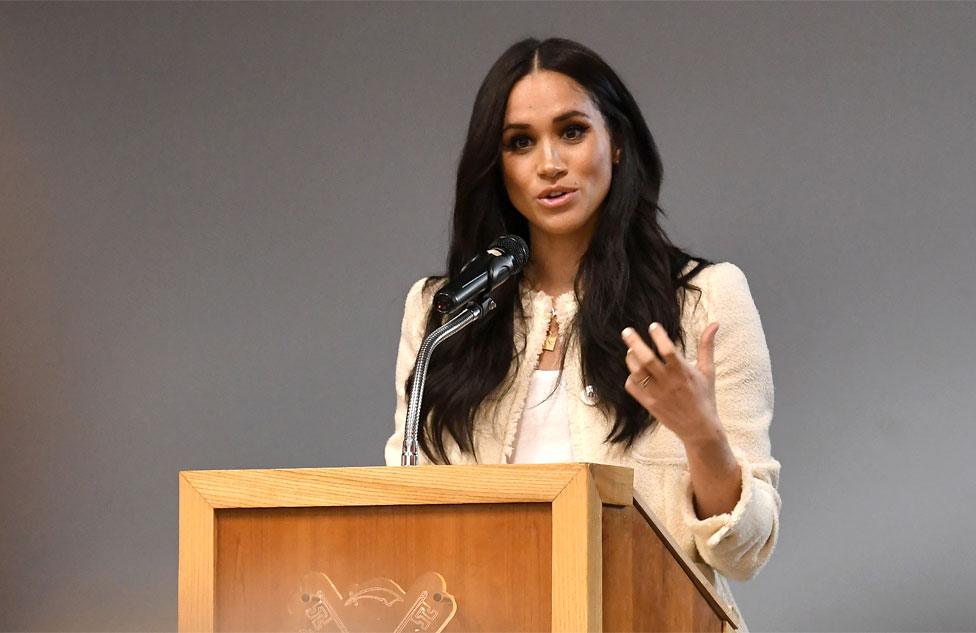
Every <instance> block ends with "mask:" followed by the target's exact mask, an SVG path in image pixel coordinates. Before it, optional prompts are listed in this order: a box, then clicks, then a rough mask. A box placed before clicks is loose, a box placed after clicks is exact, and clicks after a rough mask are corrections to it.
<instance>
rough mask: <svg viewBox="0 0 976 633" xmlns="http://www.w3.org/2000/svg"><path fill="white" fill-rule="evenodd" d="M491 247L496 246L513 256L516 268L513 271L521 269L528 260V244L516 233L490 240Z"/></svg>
mask: <svg viewBox="0 0 976 633" xmlns="http://www.w3.org/2000/svg"><path fill="white" fill-rule="evenodd" d="M491 248H497V249H498V250H500V251H502V252H503V253H507V254H509V255H511V256H512V257H514V258H515V266H516V268H515V270H513V271H512V272H513V273H517V272H519V271H520V270H522V267H523V266H525V263H526V262H528V261H529V245H528V244H526V243H525V240H523V239H522V238H521V237H519V236H518V235H502V236H501V237H499V238H498V239H496V240H495V241H494V242H492V244H491Z"/></svg>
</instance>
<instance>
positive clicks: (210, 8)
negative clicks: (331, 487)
mask: <svg viewBox="0 0 976 633" xmlns="http://www.w3.org/2000/svg"><path fill="white" fill-rule="evenodd" d="M974 32H976V4H973V3H964V4H949V3H945V4H942V3H940V4H680V5H676V4H667V3H661V4H626V5H612V4H557V5H550V4H531V5H516V4H497V5H496V4H490V5H475V4H465V5H446V4H436V5H415V4H379V5H377V4H355V5H347V4H285V5H265V4H244V5H238V4H233V5H231V4H207V5H196V4H152V5H143V4H111V5H101V4H80V5H78V4H65V5H49V4H3V5H0V280H2V282H0V424H2V426H0V433H2V441H0V478H2V513H3V521H2V528H0V568H2V573H0V629H4V630H79V631H81V630H90V631H93V630H117V631H123V630H133V631H135V630H140V631H141V630H169V629H174V628H175V626H176V615H175V613H176V552H177V472H178V471H179V470H181V469H196V468H254V467H291V466H343V465H369V464H378V463H380V462H381V460H382V446H383V442H384V440H385V438H386V437H387V435H388V434H389V432H390V430H391V425H392V411H393V404H394V402H393V388H392V378H393V363H394V357H395V354H396V342H397V336H398V333H399V321H400V316H401V310H402V300H403V296H404V294H405V292H406V289H407V288H408V286H409V284H410V283H411V282H412V281H413V280H415V279H416V278H418V277H420V276H422V275H424V274H427V273H431V272H436V271H438V270H439V269H440V266H441V265H442V261H443V256H444V253H445V248H446V227H447V219H448V215H449V209H450V205H451V201H452V182H453V177H454V168H455V165H456V160H457V157H458V154H459V151H460V146H461V143H462V140H463V136H464V131H465V127H466V124H467V117H468V115H469V113H470V107H471V103H472V101H473V97H474V93H475V90H476V88H477V86H478V83H479V81H480V79H481V78H482V77H483V75H484V73H485V72H486V71H487V69H488V67H489V65H490V64H491V62H492V61H493V60H494V59H495V58H496V57H497V55H499V54H500V53H501V51H502V50H503V49H504V48H505V47H506V46H507V45H508V44H510V43H511V42H513V41H515V40H516V39H518V38H520V37H522V36H525V35H530V34H532V35H541V36H547V35H562V36H566V37H571V38H574V39H578V40H580V41H582V42H584V43H586V44H588V45H590V46H592V47H593V48H595V49H596V50H597V51H598V52H600V53H601V54H602V55H603V56H604V57H605V58H606V59H607V60H608V61H609V62H610V63H611V64H612V65H613V66H614V67H615V68H617V69H618V71H619V72H620V73H621V75H622V76H623V77H624V79H625V81H627V82H628V84H629V85H630V86H631V88H632V89H633V91H634V93H635V95H636V97H637V98H638V101H639V102H640V104H641V106H642V108H643V109H644V113H645V116H646V117H647V119H648V122H649V124H650V126H651V128H652V130H653V131H654V133H655V134H656V137H657V139H658V141H659V144H660V147H661V150H662V153H663V156H664V160H665V167H666V182H665V188H664V193H663V200H662V201H663V204H664V206H665V207H666V208H667V209H668V210H669V211H670V223H669V225H668V226H669V229H670V230H671V232H672V236H673V237H674V238H675V239H676V240H677V241H678V242H679V243H682V244H684V245H685V246H687V247H690V248H692V249H694V250H696V251H698V252H701V253H702V254H705V255H707V256H710V257H711V258H712V259H724V260H729V261H733V262H735V263H737V264H738V265H739V266H741V267H742V268H743V269H744V270H745V271H746V274H747V275H748V277H749V280H750V284H751V287H752V291H753V294H754V297H755V300H756V302H757V304H758V306H759V309H760V312H761V314H762V316H763V321H764V326H765V329H766V334H767V338H768V342H769V346H770V350H771V354H772V362H773V373H774V379H775V382H776V388H777V394H776V395H777V411H776V417H775V420H774V428H773V431H772V439H773V447H774V454H775V455H776V456H777V457H778V458H779V459H780V460H781V461H782V463H783V478H782V494H783V498H784V508H783V514H782V525H783V531H782V538H781V541H780V544H779V547H778V550H777V552H776V555H775V556H774V557H773V559H772V561H771V563H770V564H769V565H768V567H767V568H766V569H765V570H764V571H763V572H762V573H761V574H760V575H759V576H758V577H757V578H756V579H755V580H753V581H751V582H749V583H745V584H740V585H737V586H736V587H735V590H736V593H737V596H738V598H739V600H740V602H741V606H742V609H743V611H744V613H745V615H746V618H747V620H748V621H749V623H750V624H751V626H752V628H753V629H755V630H784V631H789V630H824V631H839V630H864V631H910V630H946V631H949V630H973V629H974V628H976V608H974V606H973V601H972V584H971V581H972V578H973V577H974V574H976V553H974V548H973V546H972V529H973V525H974V520H976V510H974V505H973V502H974V501H976V469H974V467H973V465H972V462H971V459H970V455H971V453H972V448H973V445H974V442H976V432H974V430H973V422H974V415H973V411H974V410H976V390H974V389H973V377H974V376H973V371H972V359H973V357H974V354H976V343H974V336H973V333H972V325H973V317H972V315H973V314H974V312H976V282H974V274H973V273H974V271H976V266H974V265H976V258H974V256H973V249H972V241H973V238H974V235H976V213H974V208H973V206H974V205H973V200H976V178H974V176H976V170H974V164H976V142H974V141H976V105H974V104H976V70H974V69H976V45H974V40H973V33H974Z"/></svg>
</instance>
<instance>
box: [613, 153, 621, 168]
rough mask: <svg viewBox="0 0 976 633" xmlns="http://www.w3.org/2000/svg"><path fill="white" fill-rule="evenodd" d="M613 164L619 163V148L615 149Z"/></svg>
mask: <svg viewBox="0 0 976 633" xmlns="http://www.w3.org/2000/svg"><path fill="white" fill-rule="evenodd" d="M613 164H614V165H619V164H620V150H619V149H618V150H617V153H616V154H615V155H614V157H613Z"/></svg>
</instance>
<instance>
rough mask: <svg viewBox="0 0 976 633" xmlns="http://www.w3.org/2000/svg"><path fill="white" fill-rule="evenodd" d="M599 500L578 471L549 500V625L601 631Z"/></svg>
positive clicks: (589, 480) (587, 475)
mask: <svg viewBox="0 0 976 633" xmlns="http://www.w3.org/2000/svg"><path fill="white" fill-rule="evenodd" d="M601 507H602V504H601V500H600V494H599V492H598V490H597V486H596V482H595V481H594V480H593V477H591V471H590V470H589V469H585V470H582V471H580V472H579V473H578V474H577V475H576V476H575V477H574V478H573V479H572V481H570V483H569V484H568V485H567V486H566V487H565V488H564V489H563V491H562V492H561V493H560V494H559V496H558V497H557V498H556V499H555V500H554V501H553V503H552V630H553V631H554V632H557V633H563V632H569V631H580V632H582V631H602V630H603V612H602V608H603V607H602V602H603V601H602V593H603V589H602V583H603V572H602V569H603V562H602V524H601Z"/></svg>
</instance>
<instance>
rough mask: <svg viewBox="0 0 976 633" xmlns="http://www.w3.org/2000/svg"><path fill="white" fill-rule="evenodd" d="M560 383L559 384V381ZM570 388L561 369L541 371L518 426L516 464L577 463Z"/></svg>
mask: <svg viewBox="0 0 976 633" xmlns="http://www.w3.org/2000/svg"><path fill="white" fill-rule="evenodd" d="M557 381H558V382H557ZM567 399H568V394H567V393H566V386H565V385H564V384H563V382H562V381H561V380H559V370H558V369H537V370H535V371H534V372H532V378H531V380H530V381H529V394H528V397H527V399H526V402H525V409H524V410H523V411H522V419H521V420H519V424H518V435H517V437H516V439H515V450H514V451H513V452H512V457H511V461H510V463H512V464H559V463H566V462H572V461H573V447H572V443H571V439H570V436H569V410H568V408H567V406H566V404H567Z"/></svg>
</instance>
